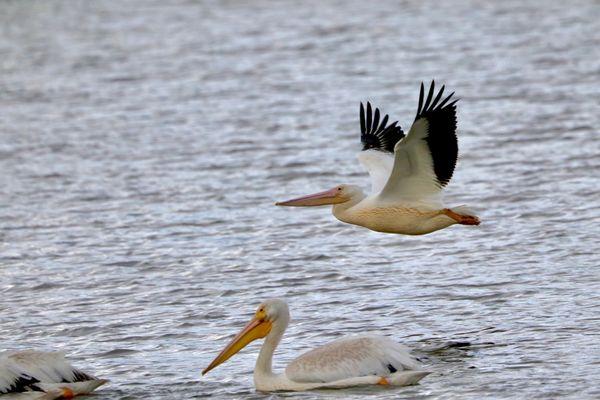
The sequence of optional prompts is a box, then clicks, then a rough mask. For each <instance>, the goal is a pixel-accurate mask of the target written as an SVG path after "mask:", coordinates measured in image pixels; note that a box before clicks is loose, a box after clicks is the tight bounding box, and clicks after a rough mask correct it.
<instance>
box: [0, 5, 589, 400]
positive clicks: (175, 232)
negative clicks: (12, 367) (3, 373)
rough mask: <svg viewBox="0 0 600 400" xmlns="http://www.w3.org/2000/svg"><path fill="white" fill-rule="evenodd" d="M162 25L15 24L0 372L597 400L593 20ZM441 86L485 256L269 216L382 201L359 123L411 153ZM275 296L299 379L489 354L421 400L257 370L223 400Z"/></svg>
mask: <svg viewBox="0 0 600 400" xmlns="http://www.w3.org/2000/svg"><path fill="white" fill-rule="evenodd" d="M165 3H166V2H162V1H155V2H133V1H132V2H123V3H118V4H117V3H114V2H110V1H103V2H84V1H81V2H55V1H44V2H34V1H3V2H1V3H0V33H1V34H0V195H1V198H0V199H1V202H0V203H1V204H0V228H1V231H0V241H1V242H0V263H1V269H0V277H1V280H0V293H1V299H2V300H1V302H0V307H1V313H0V319H1V321H0V340H1V342H0V348H5V349H22V348H42V349H62V350H65V351H67V352H68V353H69V355H70V356H71V358H72V359H74V360H75V361H76V364H78V365H81V366H85V367H87V368H88V369H90V370H91V371H94V372H96V373H97V374H98V375H99V376H102V377H107V378H110V379H111V381H112V382H111V384H110V385H108V386H106V387H105V388H103V390H102V391H100V392H99V394H98V396H96V397H94V398H95V399H98V400H101V399H134V398H139V399H165V398H203V397H207V396H212V397H213V398H278V397H292V398H303V399H312V398H322V397H324V398H357V399H358V398H363V397H364V395H365V393H367V394H369V395H372V396H373V397H375V396H377V397H378V398H382V399H383V398H386V399H397V398H411V399H414V398H417V399H433V398H438V399H458V398H470V399H480V398H511V397H512V398H557V397H570V398H574V399H582V398H593V397H598V396H600V389H599V388H598V380H599V378H600V350H599V349H600V343H599V334H598V332H599V331H600V317H599V312H600V297H598V288H599V287H600V272H599V270H598V267H599V265H598V264H599V262H598V261H599V258H598V255H597V253H598V248H599V239H598V237H599V228H598V224H599V222H600V213H599V209H598V206H599V198H600V193H599V189H598V188H599V184H600V182H599V179H598V173H599V169H600V157H599V155H600V144H599V143H600V141H599V140H598V126H599V125H600V116H599V115H600V107H599V106H598V104H599V103H598V99H599V98H600V84H599V78H600V46H598V43H599V39H600V37H599V33H598V32H600V22H599V21H600V5H599V4H598V3H597V2H588V1H578V2H565V1H554V2H546V1H539V2H535V1H525V2H524V1H514V2H502V4H500V2H497V4H488V5H485V4H482V2H477V1H451V2H447V4H446V5H439V4H436V3H437V2H421V1H418V2H417V1H407V2H378V3H376V4H362V3H363V2H358V1H357V2H343V1H309V2H300V1H297V2H287V3H285V4H284V2H275V1H273V2H265V1H250V2H217V1H214V2H211V1H206V2H192V1H187V2H186V1H182V2H170V4H165ZM431 78H435V79H437V80H438V81H439V82H443V83H446V84H447V85H448V87H449V88H451V89H452V90H456V92H457V94H458V95H459V97H461V98H462V100H461V102H460V103H459V104H460V106H459V137H460V148H461V159H460V163H459V165H458V168H457V171H456V173H455V178H454V179H453V181H452V183H451V184H450V186H449V190H448V195H447V197H448V202H449V203H450V204H463V203H467V204H470V205H472V206H474V207H475V208H476V209H477V210H478V211H479V213H480V215H481V216H482V218H483V220H484V223H483V224H482V225H481V226H480V227H479V228H469V227H462V226H458V227H457V226H455V227H452V228H449V229H446V230H443V231H440V232H437V233H433V234H431V235H428V236H424V237H403V236H394V235H384V234H378V233H374V232H370V231H367V230H365V229H362V228H357V227H353V226H349V225H344V224H342V223H339V222H337V221H336V220H335V219H334V218H333V217H332V216H331V215H330V212H329V211H328V210H326V209H282V208H276V207H274V206H273V202H274V201H275V200H281V199H285V198H288V197H290V196H295V195H300V194H304V193H307V192H311V191H317V190H322V189H326V188H329V187H332V186H333V185H336V184H339V183H359V184H363V185H364V186H365V187H366V186H367V185H368V181H367V178H366V176H365V174H364V173H363V172H362V171H361V169H360V167H359V165H358V163H357V162H356V160H355V159H354V155H355V153H356V152H357V151H358V149H359V144H358V134H357V132H358V117H357V113H358V103H359V101H365V100H371V101H373V102H374V103H375V104H377V105H380V106H381V107H382V108H383V109H384V111H385V112H388V113H390V114H392V118H396V119H399V120H400V122H401V124H402V125H403V126H404V127H406V128H407V127H408V124H409V123H410V122H411V121H412V118H413V116H414V112H415V108H416V101H417V94H418V93H417V90H418V84H419V83H420V82H421V81H422V80H425V81H427V80H429V79H431ZM275 296H282V297H285V298H286V299H287V300H288V302H289V303H290V307H291V311H292V318H293V322H292V325H291V326H290V329H289V330H288V332H287V334H286V336H285V338H284V341H283V344H282V346H281V348H280V349H279V350H278V352H277V354H276V358H275V366H276V368H277V369H281V368H283V366H284V365H285V362H286V361H288V360H290V359H291V358H293V357H294V356H295V355H297V354H298V353H299V352H300V351H303V350H306V349H309V348H311V347H312V346H315V345H317V344H320V343H323V342H325V341H328V340H331V339H333V338H336V337H338V336H340V335H342V334H351V333H356V332H363V331H376V332H381V333H384V334H387V335H390V336H391V337H393V338H395V339H397V340H398V341H400V342H403V343H406V344H408V345H409V346H412V347H414V348H417V349H422V348H424V347H428V346H434V345H437V344H440V343H443V342H445V341H449V340H469V341H472V342H474V343H478V344H479V345H478V346H475V347H473V348H471V349H466V350H458V349H456V350H452V351H448V352H442V353H439V354H434V355H429V357H428V360H427V364H428V368H429V369H431V370H433V371H435V373H434V374H432V375H430V376H429V377H427V378H426V379H425V380H423V381H422V384H421V385H419V386H415V387H410V388H399V389H391V390H390V389H380V388H375V389H350V390H344V391H335V392H334V391H330V392H320V393H303V394H281V395H276V396H273V397H271V396H269V395H264V394H261V393H256V392H255V391H254V388H253V384H252V376H251V371H252V369H253V365H254V361H255V357H256V355H257V350H258V344H253V345H252V346H250V347H249V348H247V349H246V350H245V351H243V352H242V353H241V354H239V355H238V356H236V357H234V358H233V359H231V360H230V361H229V362H228V363H226V364H224V365H222V366H220V367H219V368H217V369H216V370H214V371H213V372H211V373H210V374H209V375H207V376H206V377H204V378H201V377H200V371H201V369H202V368H204V367H205V366H206V365H207V364H208V362H209V361H210V360H211V359H212V358H213V357H214V355H215V354H216V353H217V352H218V351H219V350H220V349H221V348H222V346H223V345H224V344H225V343H226V341H227V339H228V338H229V337H230V335H232V334H234V333H236V332H237V331H238V330H239V329H240V328H241V327H242V325H243V324H244V323H245V321H246V320H247V319H248V318H249V317H250V315H251V314H252V313H253V311H254V308H255V306H256V305H257V304H258V303H259V302H260V301H261V300H263V299H265V298H267V297H275ZM489 343H493V344H489Z"/></svg>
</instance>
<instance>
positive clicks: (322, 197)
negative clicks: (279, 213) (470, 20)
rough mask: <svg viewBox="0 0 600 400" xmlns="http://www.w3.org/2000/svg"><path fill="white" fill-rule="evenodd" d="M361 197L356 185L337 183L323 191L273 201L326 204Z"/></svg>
mask: <svg viewBox="0 0 600 400" xmlns="http://www.w3.org/2000/svg"><path fill="white" fill-rule="evenodd" d="M362 197H364V195H363V192H362V190H361V189H360V188H359V187H358V186H356V185H337V186H336V187H334V188H332V189H329V190H326V191H324V192H319V193H315V194H309V195H308V196H302V197H298V198H296V199H292V200H287V201H279V202H277V203H275V205H276V206H288V207H311V206H324V205H328V204H340V203H346V202H348V201H351V200H355V199H357V198H361V199H362Z"/></svg>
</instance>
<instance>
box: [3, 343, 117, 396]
mask: <svg viewBox="0 0 600 400" xmlns="http://www.w3.org/2000/svg"><path fill="white" fill-rule="evenodd" d="M106 382H108V381H107V380H106V379H98V378H95V377H93V376H91V375H89V374H88V373H86V372H83V371H81V370H78V369H76V368H74V367H73V366H72V365H71V364H70V363H69V362H68V361H67V360H65V356H64V354H63V353H60V352H52V353H49V352H41V351H31V350H28V351H17V352H4V353H0V395H1V398H2V400H5V399H6V400H10V399H13V400H17V399H22V400H25V399H28V400H34V399H35V400H42V399H44V400H51V399H58V398H67V399H69V398H72V397H74V396H76V395H79V394H88V393H91V392H92V391H93V390H94V389H96V388H97V387H98V386H101V385H103V384H105V383H106Z"/></svg>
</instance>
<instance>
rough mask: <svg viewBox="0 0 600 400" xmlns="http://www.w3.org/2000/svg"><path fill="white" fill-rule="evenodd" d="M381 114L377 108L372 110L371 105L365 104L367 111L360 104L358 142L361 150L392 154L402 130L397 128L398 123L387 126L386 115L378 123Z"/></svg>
mask: <svg viewBox="0 0 600 400" xmlns="http://www.w3.org/2000/svg"><path fill="white" fill-rule="evenodd" d="M380 116H381V113H380V112H379V108H375V113H374V115H373V109H372V107H371V103H370V102H367V110H366V113H365V108H364V106H363V104H362V103H360V115H359V117H360V133H361V135H360V141H361V142H362V144H363V150H369V149H375V150H380V151H384V152H388V153H393V152H394V146H395V145H396V143H397V142H398V141H399V140H400V139H402V138H403V137H404V132H403V131H402V128H400V127H399V126H397V124H398V122H397V121H396V122H393V123H391V124H390V125H389V126H388V125H387V122H388V119H389V116H388V115H387V114H386V115H384V116H383V118H382V119H381V122H379V119H380Z"/></svg>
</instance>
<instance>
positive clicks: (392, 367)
mask: <svg viewBox="0 0 600 400" xmlns="http://www.w3.org/2000/svg"><path fill="white" fill-rule="evenodd" d="M289 320H290V313H289V310H288V305H287V303H286V302H285V301H283V300H280V299H271V300H267V301H265V302H264V303H262V304H261V305H260V306H259V307H258V309H257V311H256V313H255V314H254V318H252V320H250V322H249V323H248V324H247V325H246V327H245V328H244V329H243V330H242V331H241V332H240V333H238V335H237V336H236V337H234V338H233V340H232V341H231V342H230V343H229V344H228V345H227V346H226V347H225V349H223V351H222V352H221V353H220V354H219V355H218V356H217V357H216V358H215V359H214V360H213V361H212V362H211V363H210V365H209V366H208V367H206V369H205V370H204V371H202V375H204V374H206V373H207V372H208V371H210V370H211V369H213V368H215V367H216V366H218V365H219V364H221V363H223V362H225V361H227V360H228V359H229V358H230V357H231V356H233V355H234V354H236V353H237V352H238V351H240V350H241V349H243V348H244V347H246V346H247V345H248V344H249V343H250V342H252V341H253V340H256V339H261V338H265V341H264V343H263V345H262V348H261V349H260V353H259V355H258V359H257V360H256V365H255V367H254V386H255V387H256V389H257V390H259V391H264V392H272V391H278V390H290V391H303V390H311V389H322V388H342V387H350V386H361V385H396V386H405V385H413V384H416V383H417V382H419V381H420V380H421V379H422V378H423V377H425V376H426V375H428V374H429V372H427V371H420V370H419V363H418V361H417V360H416V359H414V358H413V357H412V356H411V355H410V353H409V350H408V349H407V348H406V347H405V346H402V345H401V344H398V343H396V342H394V341H393V340H390V339H388V338H386V337H385V336H379V335H360V336H354V337H346V338H342V339H338V340H335V341H333V342H330V343H328V344H326V345H324V346H321V347H317V348H316V349H314V350H311V351H309V352H307V353H304V354H302V355H301V356H300V357H298V358H296V359H295V360H293V361H292V362H291V363H290V364H289V365H288V366H287V368H286V369H285V372H284V373H282V374H275V373H273V371H272V370H271V363H272V360H273V353H274V352H275V348H276V347H277V345H278V344H279V341H280V340H281V337H282V336H283V333H284V332H285V329H286V328H287V326H288V322H289Z"/></svg>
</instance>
